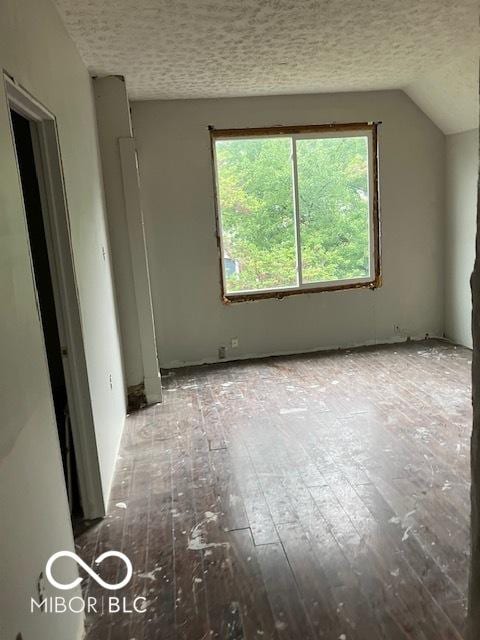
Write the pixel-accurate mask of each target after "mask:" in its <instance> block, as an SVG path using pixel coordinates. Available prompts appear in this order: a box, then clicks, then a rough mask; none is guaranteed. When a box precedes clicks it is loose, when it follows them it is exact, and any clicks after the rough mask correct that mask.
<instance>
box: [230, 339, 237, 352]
mask: <svg viewBox="0 0 480 640" xmlns="http://www.w3.org/2000/svg"><path fill="white" fill-rule="evenodd" d="M231 346H232V349H237V348H238V338H232V340H231Z"/></svg>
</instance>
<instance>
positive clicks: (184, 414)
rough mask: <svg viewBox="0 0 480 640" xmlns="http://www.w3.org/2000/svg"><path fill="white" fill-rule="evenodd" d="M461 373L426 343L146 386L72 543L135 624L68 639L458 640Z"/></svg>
mask: <svg viewBox="0 0 480 640" xmlns="http://www.w3.org/2000/svg"><path fill="white" fill-rule="evenodd" d="M470 365H471V353H470V352H469V351H468V350H467V349H463V348H460V347H455V346H453V345H449V344H448V343H445V342H442V341H433V340H432V341H424V342H417V343H414V342H411V343H405V344H401V345H389V346H378V347H372V348H364V349H350V350H344V351H336V352H326V353H319V354H306V355H300V356H287V357H278V358H268V359H264V360H255V361H242V362H234V363H226V364H218V365H211V366H202V367H185V368H184V369H177V370H172V371H169V372H164V377H163V381H164V385H165V390H164V391H165V393H164V402H163V403H162V404H158V405H154V406H152V407H147V408H145V409H143V410H142V411H139V412H137V413H135V414H132V415H131V416H129V417H128V419H127V422H126V428H125V432H124V435H123V439H122V446H121V450H120V455H119V459H118V461H117V467H116V472H115V477H114V482H113V486H112V492H111V501H110V504H109V507H108V514H107V517H106V518H105V519H104V520H103V521H101V522H97V523H90V525H89V526H88V527H83V528H82V530H79V531H78V534H77V536H76V549H77V551H78V553H79V554H80V555H81V557H82V558H83V559H84V561H85V562H87V563H88V564H89V565H91V566H93V564H94V561H95V558H96V557H97V556H98V555H99V554H100V553H102V552H103V551H106V550H110V549H113V550H120V551H123V552H124V553H126V554H127V555H128V556H129V558H130V559H131V561H132V564H133V567H134V575H133V578H132V580H131V582H130V584H129V585H127V586H126V587H125V588H124V589H122V590H121V591H120V592H119V593H118V595H120V596H121V595H124V596H125V597H126V598H127V600H129V601H131V599H132V598H133V597H135V596H142V597H145V598H146V604H145V608H146V612H145V614H137V615H132V614H130V613H125V614H111V615H107V614H105V615H95V614H93V613H92V614H89V615H88V616H87V628H86V631H87V633H86V640H131V639H132V638H135V640H174V639H175V640H210V639H217V640H261V639H263V640H317V639H323V640H464V638H465V633H464V631H465V630H464V627H465V602H466V588H467V567H468V541H469V437H470V431H471V402H470ZM121 571H122V568H121V567H120V565H119V563H118V562H115V561H114V560H113V559H112V560H109V561H105V565H104V566H103V567H102V575H104V576H105V577H106V578H108V579H111V580H112V581H113V580H114V579H115V580H117V579H118V577H119V576H120V575H121V574H120V572H121ZM83 577H84V578H85V579H84V582H83V585H82V586H83V590H84V594H85V595H88V596H93V597H99V598H100V597H101V596H104V595H105V591H104V590H102V589H101V588H100V587H99V585H98V584H97V583H96V582H95V581H93V580H91V579H90V578H88V576H83Z"/></svg>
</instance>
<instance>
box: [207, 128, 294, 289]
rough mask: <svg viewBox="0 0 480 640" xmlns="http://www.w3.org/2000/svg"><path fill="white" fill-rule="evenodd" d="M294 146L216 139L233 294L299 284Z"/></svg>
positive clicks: (275, 140) (280, 141)
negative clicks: (296, 253) (292, 147)
mask: <svg viewBox="0 0 480 640" xmlns="http://www.w3.org/2000/svg"><path fill="white" fill-rule="evenodd" d="M291 145H292V142H291V139H290V138H261V139H254V140H252V139H250V140H245V139H238V138H237V139H235V140H217V141H216V156H217V180H218V190H219V194H218V197H219V209H220V216H221V222H222V232H223V249H224V255H223V260H224V267H225V274H226V290H227V293H232V292H235V291H249V290H261V289H272V288H279V287H282V288H283V287H289V286H295V285H296V284H297V270H296V255H295V224H294V211H293V187H292V164H291Z"/></svg>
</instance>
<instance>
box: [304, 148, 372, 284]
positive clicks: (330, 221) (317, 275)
mask: <svg viewBox="0 0 480 640" xmlns="http://www.w3.org/2000/svg"><path fill="white" fill-rule="evenodd" d="M297 166H298V199H299V214H300V237H301V249H302V274H303V282H305V283H309V282H310V283H312V282H331V281H335V280H350V279H353V278H364V277H367V276H369V275H370V250H369V194H368V138H367V137H364V136H359V137H351V138H346V137H341V138H321V139H319V138H307V139H301V140H297Z"/></svg>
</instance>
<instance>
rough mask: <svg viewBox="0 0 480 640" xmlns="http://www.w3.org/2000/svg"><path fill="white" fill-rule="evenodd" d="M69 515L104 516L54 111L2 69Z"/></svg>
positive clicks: (74, 516) (74, 519) (73, 519)
mask: <svg viewBox="0 0 480 640" xmlns="http://www.w3.org/2000/svg"><path fill="white" fill-rule="evenodd" d="M4 84H5V92H6V96H7V101H8V107H9V110H10V122H11V135H12V143H13V146H14V148H15V153H16V157H17V165H18V174H19V183H20V184H19V186H20V187H21V190H22V194H23V202H24V214H25V226H26V231H27V235H28V240H29V246H30V257H31V267H32V276H33V280H34V284H35V288H36V297H37V307H38V315H39V320H40V323H41V328H42V331H43V336H44V345H45V352H46V360H47V365H48V373H49V378H50V386H51V393H52V401H53V407H54V413H55V418H56V423H57V430H58V437H59V445H60V450H61V454H62V463H63V471H64V475H65V486H66V491H67V495H68V501H69V506H70V512H71V515H72V521H73V522H74V524H75V523H77V522H78V521H79V520H80V519H85V520H93V519H96V518H100V517H103V516H104V515H105V502H104V493H103V487H102V480H101V474H100V464H99V459H98V451H97V443H96V436H95V425H94V419H93V411H92V402H91V396H90V387H89V380H88V369H87V359H86V352H85V344H84V339H83V331H82V321H81V313H80V305H79V299H78V286H77V280H76V275H75V264H74V258H73V249H72V238H71V230H70V221H69V215H68V208H67V202H66V198H65V188H64V179H63V168H62V160H61V155H60V146H59V141H58V131H57V124H56V120H55V116H54V115H53V114H52V113H51V112H50V111H49V110H48V109H46V108H45V107H44V106H43V105H42V104H41V103H39V102H38V101H37V100H36V99H35V98H33V97H32V96H31V95H30V94H29V93H28V92H26V91H25V90H24V89H23V88H22V87H20V86H19V85H17V84H16V83H15V81H14V80H13V79H12V78H11V77H9V76H7V75H6V74H4Z"/></svg>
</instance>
